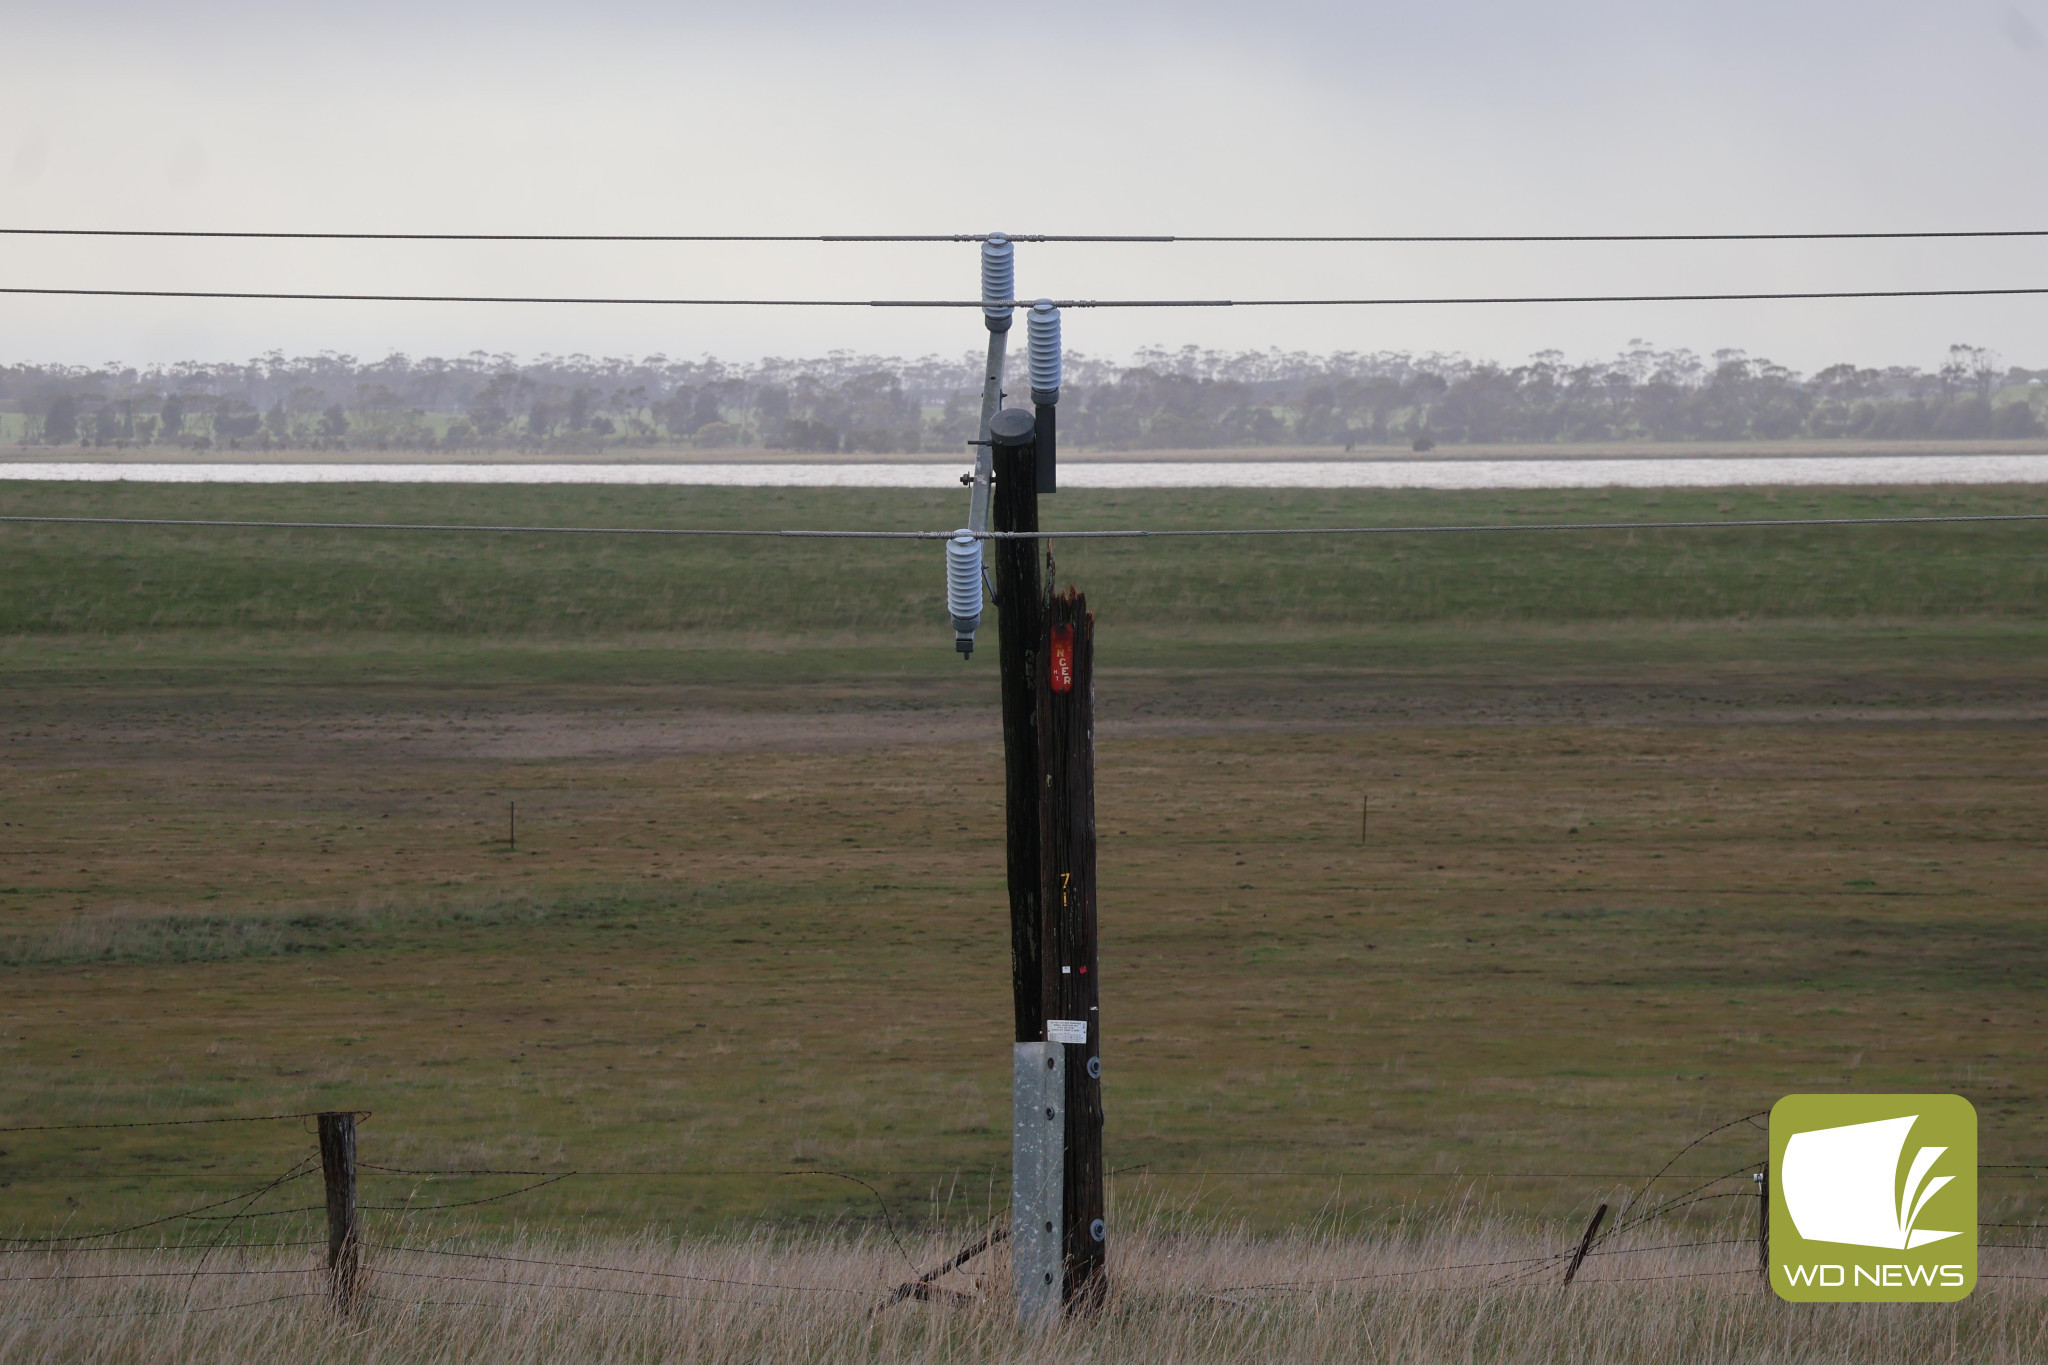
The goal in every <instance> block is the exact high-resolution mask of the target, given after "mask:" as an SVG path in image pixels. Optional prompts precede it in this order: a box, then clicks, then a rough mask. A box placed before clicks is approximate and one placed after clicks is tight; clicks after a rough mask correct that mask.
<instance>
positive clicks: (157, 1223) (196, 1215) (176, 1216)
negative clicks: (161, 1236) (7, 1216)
mask: <svg viewBox="0 0 2048 1365" xmlns="http://www.w3.org/2000/svg"><path fill="white" fill-rule="evenodd" d="M301 1164H303V1163H301ZM311 1174H312V1172H311V1171H310V1170H304V1171H300V1172H299V1173H298V1174H297V1175H292V1176H287V1177H284V1178H282V1179H280V1180H278V1181H275V1182H273V1183H271V1184H268V1185H264V1186H261V1187H259V1188H258V1189H257V1190H254V1191H250V1190H244V1191H242V1192H241V1193H239V1194H232V1195H229V1196H228V1197H227V1198H226V1199H216V1200H215V1201H214V1202H212V1203H211V1204H200V1205H198V1206H196V1207H194V1208H189V1209H184V1210H182V1211H180V1212H178V1213H167V1214H165V1215H164V1216H163V1217H161V1218H152V1219H150V1220H149V1221H148V1222H146V1223H130V1224H129V1225H128V1226H126V1227H120V1228H108V1229H106V1230H104V1231H101V1232H81V1233H75V1234H71V1235H67V1236H51V1237H0V1242H4V1243H7V1244H9V1245H10V1246H28V1245H35V1246H46V1245H53V1244H55V1243H59V1242H97V1241H100V1240H102V1239H104V1238H107V1237H120V1236H122V1235H124V1234H126V1233H130V1232H140V1231H141V1230H142V1229H144V1228H154V1227H161V1226H162V1225H163V1224H165V1223H176V1222H179V1221H182V1220H185V1219H193V1220H195V1221H204V1222H216V1221H221V1219H222V1218H225V1220H226V1221H230V1222H233V1221H237V1220H239V1219H240V1218H241V1217H242V1216H243V1215H240V1214H228V1215H222V1216H221V1217H219V1218H204V1219H202V1218H201V1215H203V1214H205V1213H206V1211H207V1210H208V1209H218V1208H225V1207H227V1206H228V1205H229V1204H235V1203H240V1202H241V1201H243V1200H246V1199H248V1198H249V1197H250V1196H251V1194H261V1193H267V1192H268V1191H269V1190H272V1189H275V1188H276V1187H277V1186H278V1185H281V1184H288V1183H290V1182H291V1181H293V1180H302V1179H304V1178H305V1177H306V1176H308V1175H311ZM313 1207H324V1206H322V1205H316V1206H313ZM305 1211H306V1210H304V1209H281V1210H278V1211H277V1212H278V1213H303V1212H305ZM249 1216H250V1217H257V1218H262V1217H270V1216H273V1215H270V1214H252V1215H249Z"/></svg>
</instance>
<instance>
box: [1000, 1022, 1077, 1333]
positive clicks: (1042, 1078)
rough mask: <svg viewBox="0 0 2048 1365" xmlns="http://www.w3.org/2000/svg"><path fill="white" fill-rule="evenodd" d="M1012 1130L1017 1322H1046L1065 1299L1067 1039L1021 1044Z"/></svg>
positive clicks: (1053, 1317) (1053, 1318) (1057, 1313)
mask: <svg viewBox="0 0 2048 1365" xmlns="http://www.w3.org/2000/svg"><path fill="white" fill-rule="evenodd" d="M1014 1047H1015V1060H1014V1064H1013V1076H1012V1079H1013V1087H1012V1106H1011V1110H1010V1112H1011V1115H1012V1117H1011V1124H1012V1127H1011V1132H1010V1162H1011V1164H1010V1172H1011V1174H1010V1181H1011V1184H1010V1257H1011V1261H1012V1264H1013V1265H1014V1267H1015V1274H1016V1279H1017V1321H1018V1322H1019V1323H1020V1324H1021V1325H1023V1326H1025V1327H1043V1326H1045V1325H1047V1324H1049V1323H1052V1322H1055V1321H1057V1320H1058V1319H1059V1317H1060V1313H1061V1306H1062V1300H1063V1297H1064V1296H1063V1293H1062V1290H1061V1279H1062V1276H1063V1273H1064V1269H1065V1267H1064V1264H1063V1261H1062V1257H1061V1254H1060V1248H1061V1234H1060V1229H1061V1226H1062V1224H1063V1223H1064V1221H1065V1220H1064V1217H1063V1213H1064V1210H1063V1208H1062V1194H1061V1189H1062V1186H1063V1185H1064V1183H1065V1177H1066V1152H1067V1076H1066V1051H1067V1049H1066V1045H1065V1044H1064V1043H1017V1044H1014Z"/></svg>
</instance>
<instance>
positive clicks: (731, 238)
mask: <svg viewBox="0 0 2048 1365" xmlns="http://www.w3.org/2000/svg"><path fill="white" fill-rule="evenodd" d="M992 235H993V234H991V233H986V232H843V233H740V232H733V233H660V232H293V231H269V230H257V231H228V230H214V229H208V228H57V227H43V228H36V227H0V236H10V237H133V238H152V237H153V238H188V239H212V240H226V241H250V240H260V241H315V242H619V243H629V242H655V243H660V242H672V243H689V242H822V243H828V244H854V243H921V242H939V243H954V244H960V243H968V242H985V241H987V240H988V239H989V238H990V236H992ZM1002 235H1003V236H1004V237H1007V238H1008V239H1009V240H1010V241H1012V242H1075V243H1111V244H1133V245H1166V244H1174V243H1198V244H1212V245H1213V244H1242V245H1254V246H1258V245H1268V244H1279V245H1296V244H1300V245H1307V244H1335V245H1362V246H1401V245H1482V244H1492V245H1512V244H1533V243H1569V242H1588V243H1601V242H1886V241H1893V242H1896V241H1962V240H1983V239H1987V238H2001V237H2048V228H1960V229H1941V230H1934V231H1926V232H1540V233H1538V232H1510V233H1375V234H1336V233H1303V234H1283V235H1256V234H1215V233H1212V234H1202V235H1194V236H1182V235H1177V234H1169V233H1135V234H1119V233H1059V232H1009V233H1004V234H1002Z"/></svg>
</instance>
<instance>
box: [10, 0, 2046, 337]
mask: <svg viewBox="0 0 2048 1365" xmlns="http://www.w3.org/2000/svg"><path fill="white" fill-rule="evenodd" d="M172 10H175V12H174V13H173V12H170V11H172ZM6 31H7V33H8V37H9V39H10V41H9V43H8V49H9V62H8V70H7V75H6V78H5V80H4V81H0V193H4V195H5V208H4V212H0V225H6V226H72V227H79V226H121V227H155V228H172V227H182V228H224V229H229V228H243V229H247V228H279V229H310V230H380V231H437V230H441V231H469V232H475V231H511V232H549V231H561V232H777V233H780V232H788V233H834V232H862V231H881V232H954V231H982V230H986V229H988V228H1003V229H1007V230H1011V231H1018V232H1031V231H1043V232H1106V233H1146V232H1163V233H1179V234H1195V233H1226V232H1244V233H1314V232H1332V233H1400V232H1479V233H1491V232H1576V231H1587V232H1616V231H1643V232H1684V231H1745V230H1783V231H1824V230H1852V229H1863V230H1917V229H1939V228H1971V227H1975V228H2013V227H2048V37H2044V33H2048V0H2029V3H2023V4H2019V5H2016V6H2015V5H2007V4H2003V3H1982V2H1980V0H1950V2H1949V3H1943V4H1933V3H1884V0H1862V3H1848V2H1847V0H1840V2H1839V3H1838V2H1836V0H1822V2H1816V3H1796V2H1795V3H1783V2H1782V0H1781V2H1780V3H1774V4H1766V3H1752V2H1751V0H1713V2H1712V3H1698V4H1656V3H1654V0H1653V2H1652V3H1647V4H1645V3H1634V4H1619V3H1613V4H1609V3H1598V2H1596V0H1554V3H1551V4H1548V5H1543V6H1533V5H1513V4H1506V3H1483V2H1480V0H1464V2H1462V3H1460V2H1457V0H1453V2H1451V3H1442V2H1439V3H1435V4H1430V5H1421V4H1415V3H1412V0H1410V2H1409V3H1402V4H1389V3H1373V2H1372V0H1350V3H1341V4H1339V3H1323V2H1322V0H1279V3H1271V2H1269V3H1264V4H1257V5H1252V4H1234V5H1222V4H1210V3H1200V0H1197V2H1196V3H1185V2H1182V3H1174V4H1165V3H1160V4H1104V3H1092V4H1086V5H1081V4H1066V3H1052V4H1029V3H1026V4H1011V5H1003V6H981V7H975V6H971V5H962V4H960V3H958V2H957V0H954V2H953V3H944V4H941V3H936V2H934V3H920V2H918V0H871V2H870V3H867V4H863V5H858V6H855V5H827V4H821V3H820V4H813V3H803V2H802V0H793V2H785V3H775V2H774V0H767V2H762V0H756V3H751V4H746V5H730V6H703V5H691V4H688V3H684V4H680V5H676V4H669V5H660V6H657V5H652V4H640V5H633V4H602V3H598V4H591V3H585V4H582V5H577V6H564V5H551V6H546V7H541V6H534V5H523V4H521V3H519V2H518V0H510V2H509V3H497V4H492V5H489V6H484V5H473V6H469V5H440V6H436V5H432V4H411V5H403V6H401V5H395V4H385V3H377V2H375V0H373V2H372V3H351V4H347V5H343V4H338V3H326V4H311V5H297V6H283V5H275V4H271V5H263V6H255V5H248V6H235V5H208V4H204V3H201V4H197V5H182V6H177V7H164V6H154V5H152V6H142V5H134V6H115V5H95V4H78V3H73V4H67V5H63V6H57V5H45V4H34V3H30V4H22V3H19V2H17V3H16V4H15V5H12V6H10V17H9V19H8V21H7V26H6ZM0 252H4V260H0V285H15V286H22V285H40V286H83V287H113V288H201V289H205V288H213V289H277V290H307V289H312V290H333V291H343V292H371V291H375V292H426V291H431V292H472V293H474V292H492V293H503V292H519V293H572V294H620V293H625V294H644V293H656V294H698V295H725V294H746V295H765V296H776V295H785V296H798V295H822V296H844V297H854V298H871V297H905V296H920V297H925V296H941V297H945V296H951V297H968V296H971V295H972V292H973V290H974V288H975V283H974V272H975V262H974V257H973V248H972V247H969V246H950V245H936V246H933V245H927V246H824V245H796V246H749V247H708V246H694V245H693V246H685V245H670V246H631V247H614V246H587V245H585V246H569V245H549V246H509V245H508V246H491V247H479V246H474V245H461V246H450V245H429V244H421V245H406V246H397V245H360V244H293V245H286V244H249V243H237V244H216V243H149V242H132V241H67V242H56V241H49V240H36V239H26V238H19V237H11V238H0ZM1018 254H1019V268H1018V275H1019V280H1018V283H1019V291H1020V293H1022V294H1024V295H1027V296H1035V295H1040V294H1052V295H1059V296H1067V297H1089V296H1097V297H1100V296H1126V297H1129V296H1183V297H1185V296H1198V297H1219V296H1220V297H1231V296H1239V297H1244V296H1258V295H1303V294H1345V295H1360V294H1362V295H1383V294H1432V295H1434V294H1500V293H1575V292H1641V291H1654V292H1669V291H1674V290H1685V291H1692V290H1720V289H1727V290H1735V289H1811V288H1819V289H1825V288H1924V287H1987V286H2023V285H2048V241H2031V240H2021V241H2012V242H2004V243H1976V242H1948V243H1917V244H1842V243H1830V244H1756V245H1720V246H1685V247H1673V246H1650V245H1642V246H1529V247H1504V246H1464V247H1447V246H1438V247H1429V246H1399V247H1393V246H1385V247H1366V246H1317V247H1300V246H1292V247H1273V246H1256V247H1255V246H1229V247H1225V246H1214V247H1198V246H1191V245H1174V246H1078V245H1066V246H1054V245H1043V246H1032V247H1022V248H1020V249H1019V253H1018ZM2044 318H2048V298H2041V299H2017V300H1941V301H1911V302H1849V303H1842V302H1835V303H1757V304H1691V305H1598V306H1545V307H1524V308H1486V307H1467V308H1437V309H1423V308H1403V309H1382V310H1371V311H1367V310H1356V309H1354V310H1343V311H1338V310H1330V311H1316V312H1308V311H1300V310H1296V311H1258V310H1235V311H1221V310H1218V311H1212V312H1206V313H1194V312H1181V311H1175V312H1171V313H1145V312H1133V313H1115V314H1112V313H1106V312H1101V313H1089V314H1085V315H1084V314H1076V315H1073V316H1070V317H1069V319H1068V321H1067V336H1068V344H1069V346H1070V347H1071V348H1074V349H1078V350H1083V351H1088V352H1092V353H1096V354H1101V355H1109V356H1117V355H1123V354H1127V353H1128V352H1129V351H1131V350H1132V349H1134V348H1135V347H1138V346H1141V345H1145V344H1154V343H1156V344H1163V345H1170V346H1178V345H1181V344H1184V343H1189V342H1192V343H1196V344H1200V345H1204V346H1216V347H1227V348H1240V347H1265V346H1279V347H1283V348H1287V349H1307V350H1319V351H1320V350H1332V349H1339V348H1343V349H1353V350H1379V349H1407V350H1435V349H1441V350H1457V351H1464V352H1467V353H1470V354H1474V355H1480V356H1487V357H1494V358H1500V359H1504V360H1509V361H1517V360H1520V359H1523V358H1525V357H1526V356H1528V355H1529V354H1530V353H1531V352H1533V351H1535V350H1538V349H1542V348H1545V347H1556V348H1558V349H1561V350H1563V351H1565V352H1566V353H1567V354H1568V355H1570V356H1571V357H1573V358H1575V359H1578V358H1594V357H1602V356H1606V355H1609V354H1612V353H1614V352H1616V351H1618V350H1619V349H1621V348H1622V347H1623V346H1624V345H1625V344H1626V343H1627V342H1628V341H1629V340H1630V338H1633V337H1644V338H1648V339H1650V340H1652V341H1654V342H1657V343H1659V344H1662V345H1669V346H1687V347H1691V348H1693V349H1695V350H1698V351H1700V352H1703V353H1704V352H1711V351H1713V350H1715V349H1717V348H1720V347H1740V348H1743V349H1745V350H1748V351H1749V352H1751V353H1753V354H1763V355H1768V356H1771V357H1773V358H1775V359H1778V360H1780V361H1782V362H1784V363H1788V364H1791V365H1793V366H1795V367H1797V368H1800V369H1802V370H1809V371H1810V370H1812V369H1815V368H1818V367H1820V366H1822V365H1826V364H1828V363H1831V362H1833V361H1836V360H1841V359H1853V360H1856V361H1859V362H1862V363H1870V364H1886V363H1905V364H1918V365H1922V366H1932V365H1935V364H1938V363H1939V361H1940V359H1941V356H1942V353H1943V352H1944V351H1945V349H1946V348H1947V346H1948V345H1949V344H1950V343H1952V342H1970V343H1975V344H1980V345H1987V346H1991V347H1994V348H1996V349H1997V350H1999V351H2000V352H2002V353H2003V354H2004V355H2005V356H2006V357H2007V358H2008V359H2009V360H2011V361H2013V362H2016V363H2025V364H2030V365H2048V328H2044V327H2043V325H2042V323H2043V320H2044ZM979 337H980V329H979V326H978V323H977V322H976V320H975V318H974V315H972V314H964V315H963V314H959V313H933V312H923V313H902V312H880V311H869V310H859V311H838V312H823V311H796V310H747V311H741V310H687V309H628V308H597V307H555V308H541V307H511V306H486V305H469V306H461V305H407V304H324V305H323V304H289V303H252V302H190V301H185V302H174V301H119V300H105V301H96V300H49V299H32V298H22V297H14V298H6V299H0V359H6V360H14V359H21V360H52V359H56V360H67V361H73V362H97V361H103V360H111V359H120V360H126V361H130V362H136V361H153V360H157V361H161V360H176V359H185V358H201V359H215V360H219V359H241V358H246V357H249V356H252V355H256V354H258V353H261V352H263V351H267V350H270V349H273V348H277V349H282V350H285V351H287V352H291V353H306V352H313V351H319V350H340V351H346V352H350V353H353V354H357V355H361V356H373V355H381V354H383V353H384V352H385V351H387V350H393V349H396V350H403V351H406V352H409V353H412V354H414V355H425V354H442V355H446V354H453V353H461V352H467V351H470V350H474V349H479V348H481V349H485V350H490V351H510V352H513V353H516V354H519V355H522V356H531V355H535V354H538V353H541V352H547V351H552V352H556V353H570V352H576V351H583V352H588V353H591V354H598V355H604V354H610V355H622V354H634V355H640V354H647V353H652V352H663V353H666V354H669V355H671V356H695V355H698V354H702V353H706V352H709V353H715V354H717V355H720V356H723V357H727V358H732V359H748V358H752V357H758V356H762V355H774V354H779V355H795V354H811V353H817V352H821V351H824V350H827V349H831V348H841V347H843V348H849V349H853V350H857V351H863V352H877V353H883V354H903V355H920V354H927V353H942V354H949V355H950V354H956V353H958V352H961V351H964V350H966V349H968V348H970V347H972V346H975V345H977V344H978V341H979Z"/></svg>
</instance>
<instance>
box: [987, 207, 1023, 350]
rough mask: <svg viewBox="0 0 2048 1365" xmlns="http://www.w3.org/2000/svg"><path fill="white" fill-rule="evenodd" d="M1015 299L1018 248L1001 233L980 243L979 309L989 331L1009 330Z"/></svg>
mask: <svg viewBox="0 0 2048 1365" xmlns="http://www.w3.org/2000/svg"><path fill="white" fill-rule="evenodd" d="M1016 298H1017V249H1016V248H1015V247H1014V246H1012V245H1010V239H1009V238H1008V237H1005V236H1004V235H1003V234H1002V233H1000V232H991V233H990V234H989V235H988V236H987V237H986V238H985V239H983V241H982V244H981V311H982V315H983V317H984V319H985V320H986V321H987V322H988V327H989V330H990V331H992V332H1004V331H1008V330H1009V327H1010V310H1011V307H1012V305H1013V304H1014V303H1015V301H1016Z"/></svg>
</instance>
